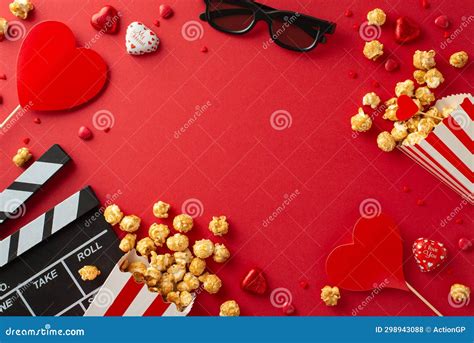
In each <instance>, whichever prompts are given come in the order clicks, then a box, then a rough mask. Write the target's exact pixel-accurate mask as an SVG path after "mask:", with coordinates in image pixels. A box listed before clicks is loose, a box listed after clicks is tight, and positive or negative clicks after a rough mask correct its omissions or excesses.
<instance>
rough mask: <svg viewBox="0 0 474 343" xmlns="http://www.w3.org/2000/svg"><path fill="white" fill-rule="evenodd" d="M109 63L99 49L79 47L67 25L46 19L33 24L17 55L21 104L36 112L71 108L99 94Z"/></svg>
mask: <svg viewBox="0 0 474 343" xmlns="http://www.w3.org/2000/svg"><path fill="white" fill-rule="evenodd" d="M106 79H107V66H106V64H105V62H104V60H103V59H102V57H100V56H99V54H97V53H96V52H94V51H92V50H90V49H85V48H76V43H75V38H74V34H73V33H72V31H71V29H69V27H67V26H66V25H65V24H63V23H60V22H56V21H46V22H43V23H40V24H38V25H36V26H35V27H33V28H32V29H31V30H30V32H29V33H28V35H27V36H26V38H25V39H24V41H23V44H22V46H21V49H20V53H19V55H18V66H17V88H18V98H19V100H20V105H21V106H22V107H27V106H28V108H29V109H31V110H37V111H55V110H66V109H71V108H73V107H75V106H78V105H81V104H83V103H85V102H87V101H89V100H91V99H92V98H93V97H94V96H96V95H97V93H99V91H100V90H101V89H102V87H103V86H104V85H105V81H106Z"/></svg>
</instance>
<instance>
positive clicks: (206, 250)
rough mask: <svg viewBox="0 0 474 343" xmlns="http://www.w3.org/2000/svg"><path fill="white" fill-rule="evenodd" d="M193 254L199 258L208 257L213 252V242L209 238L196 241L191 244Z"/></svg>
mask: <svg viewBox="0 0 474 343" xmlns="http://www.w3.org/2000/svg"><path fill="white" fill-rule="evenodd" d="M193 252H194V255H196V256H197V257H199V258H208V257H209V256H211V255H212V253H213V252H214V243H212V242H211V241H210V240H209V239H201V240H199V241H196V242H195V243H194V246H193Z"/></svg>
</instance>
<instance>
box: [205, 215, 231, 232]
mask: <svg viewBox="0 0 474 343" xmlns="http://www.w3.org/2000/svg"><path fill="white" fill-rule="evenodd" d="M209 230H210V231H211V232H212V233H213V234H214V236H223V235H225V234H227V232H229V223H228V222H227V217H226V216H219V217H212V220H211V222H210V223H209Z"/></svg>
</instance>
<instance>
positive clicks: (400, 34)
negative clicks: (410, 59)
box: [395, 17, 421, 44]
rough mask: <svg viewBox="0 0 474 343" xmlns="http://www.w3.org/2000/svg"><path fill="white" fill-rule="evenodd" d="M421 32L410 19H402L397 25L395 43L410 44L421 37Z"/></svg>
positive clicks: (398, 20) (399, 19)
mask: <svg viewBox="0 0 474 343" xmlns="http://www.w3.org/2000/svg"><path fill="white" fill-rule="evenodd" d="M420 33H421V30H420V27H419V26H418V24H417V23H415V22H414V21H412V20H411V19H409V18H408V17H400V18H398V19H397V22H396V24H395V41H396V42H397V43H399V44H404V43H409V42H411V41H414V40H415V39H417V38H418V37H419V36H420Z"/></svg>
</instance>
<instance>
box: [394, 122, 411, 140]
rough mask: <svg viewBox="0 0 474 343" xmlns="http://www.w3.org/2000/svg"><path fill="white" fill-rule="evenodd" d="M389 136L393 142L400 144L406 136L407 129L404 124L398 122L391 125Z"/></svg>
mask: <svg viewBox="0 0 474 343" xmlns="http://www.w3.org/2000/svg"><path fill="white" fill-rule="evenodd" d="M390 134H391V135H392V137H393V139H395V142H401V141H402V140H404V139H405V138H406V136H407V135H408V128H407V126H406V124H404V123H402V122H399V121H398V122H395V123H394V124H393V129H392V131H391V132H390Z"/></svg>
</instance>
